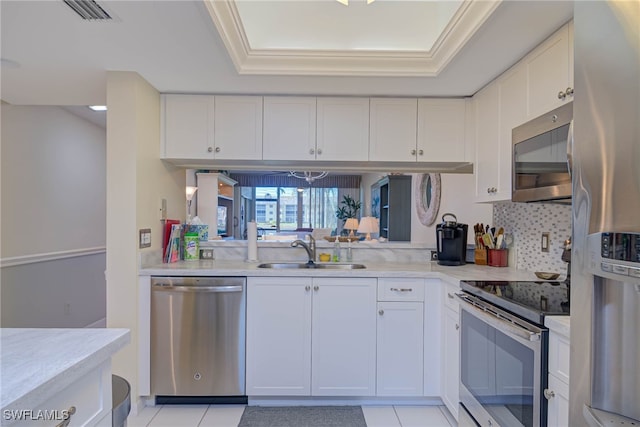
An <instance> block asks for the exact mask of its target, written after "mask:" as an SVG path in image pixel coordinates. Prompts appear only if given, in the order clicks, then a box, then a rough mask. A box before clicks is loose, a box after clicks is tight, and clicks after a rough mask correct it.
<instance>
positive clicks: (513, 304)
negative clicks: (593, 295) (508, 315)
mask: <svg viewBox="0 0 640 427" xmlns="http://www.w3.org/2000/svg"><path fill="white" fill-rule="evenodd" d="M460 284H461V288H462V290H463V291H466V292H468V293H470V294H472V295H475V296H477V297H479V298H482V299H484V300H486V301H488V302H490V303H492V304H494V305H495V306H497V307H500V308H502V309H503V310H506V311H510V312H512V313H513V314H516V315H518V316H520V317H522V318H524V319H526V320H529V321H531V322H534V323H537V324H539V325H544V317H545V316H557V315H569V286H568V285H567V284H566V283H564V282H508V281H482V280H480V281H474V280H464V281H462V282H460Z"/></svg>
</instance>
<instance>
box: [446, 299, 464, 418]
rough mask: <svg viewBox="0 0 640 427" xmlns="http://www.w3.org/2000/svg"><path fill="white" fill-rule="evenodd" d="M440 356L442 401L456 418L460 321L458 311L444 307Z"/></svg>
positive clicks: (458, 387)
mask: <svg viewBox="0 0 640 427" xmlns="http://www.w3.org/2000/svg"><path fill="white" fill-rule="evenodd" d="M442 333H443V340H442V341H443V347H444V349H443V350H444V352H443V356H442V362H443V363H442V365H443V366H442V368H443V369H442V374H443V384H442V401H443V402H444V404H445V405H446V407H447V409H449V412H451V414H452V415H453V417H454V418H455V419H456V420H457V419H458V402H459V400H460V398H459V389H460V323H459V319H458V313H457V312H455V311H453V310H451V309H448V308H446V309H445V310H444V327H443V332H442Z"/></svg>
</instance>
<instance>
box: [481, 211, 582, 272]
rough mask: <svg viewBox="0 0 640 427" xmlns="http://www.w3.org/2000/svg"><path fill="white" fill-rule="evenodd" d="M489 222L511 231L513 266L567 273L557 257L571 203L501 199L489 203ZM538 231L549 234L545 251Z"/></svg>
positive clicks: (566, 235)
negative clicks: (542, 248)
mask: <svg viewBox="0 0 640 427" xmlns="http://www.w3.org/2000/svg"><path fill="white" fill-rule="evenodd" d="M493 225H494V226H495V227H504V229H505V233H513V237H514V245H515V248H516V268H518V269H519V270H528V271H550V272H555V273H561V274H562V276H561V277H560V278H561V279H562V278H564V276H565V273H566V272H567V264H566V263H565V262H563V261H562V259H560V257H561V256H562V250H563V248H564V242H565V240H567V239H568V238H569V237H570V236H571V206H567V205H559V204H550V203H513V202H503V203H496V204H494V205H493ZM542 233H549V252H542V251H541V249H540V248H541V240H542Z"/></svg>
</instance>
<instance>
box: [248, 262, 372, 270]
mask: <svg viewBox="0 0 640 427" xmlns="http://www.w3.org/2000/svg"><path fill="white" fill-rule="evenodd" d="M258 268H319V269H327V270H355V269H362V268H367V267H366V266H365V265H364V264H340V263H327V264H324V263H307V262H267V263H264V264H258Z"/></svg>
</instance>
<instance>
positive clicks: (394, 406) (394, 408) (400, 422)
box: [392, 405, 402, 427]
mask: <svg viewBox="0 0 640 427" xmlns="http://www.w3.org/2000/svg"><path fill="white" fill-rule="evenodd" d="M392 408H393V413H394V414H396V419H397V420H398V425H399V426H400V427H402V421H400V415H398V411H396V405H393V406H392Z"/></svg>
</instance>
